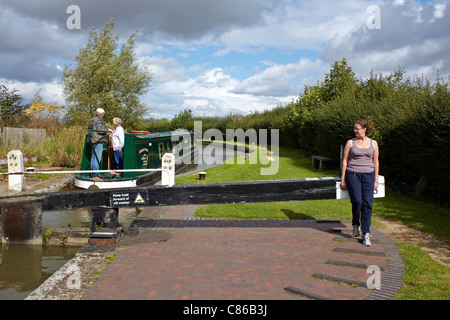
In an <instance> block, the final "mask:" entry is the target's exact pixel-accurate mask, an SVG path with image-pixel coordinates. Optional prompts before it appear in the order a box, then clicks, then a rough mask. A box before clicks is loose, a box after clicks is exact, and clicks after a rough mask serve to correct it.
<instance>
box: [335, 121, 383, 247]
mask: <svg viewBox="0 0 450 320" xmlns="http://www.w3.org/2000/svg"><path fill="white" fill-rule="evenodd" d="M353 130H354V132H355V138H354V139H351V140H348V141H347V144H346V145H345V148H344V157H343V160H342V181H341V188H342V189H344V190H346V189H348V193H349V195H350V201H351V203H352V214H353V219H352V225H353V236H354V237H358V236H359V227H360V226H361V231H362V234H363V235H362V239H363V245H365V246H370V245H371V242H370V225H371V219H372V204H373V192H374V189H375V190H376V189H378V170H379V163H378V155H379V150H378V143H377V142H376V141H375V140H372V139H370V138H369V137H367V134H368V133H369V132H370V125H369V124H368V123H367V122H366V121H364V120H358V121H356V122H355V124H354V127H353Z"/></svg>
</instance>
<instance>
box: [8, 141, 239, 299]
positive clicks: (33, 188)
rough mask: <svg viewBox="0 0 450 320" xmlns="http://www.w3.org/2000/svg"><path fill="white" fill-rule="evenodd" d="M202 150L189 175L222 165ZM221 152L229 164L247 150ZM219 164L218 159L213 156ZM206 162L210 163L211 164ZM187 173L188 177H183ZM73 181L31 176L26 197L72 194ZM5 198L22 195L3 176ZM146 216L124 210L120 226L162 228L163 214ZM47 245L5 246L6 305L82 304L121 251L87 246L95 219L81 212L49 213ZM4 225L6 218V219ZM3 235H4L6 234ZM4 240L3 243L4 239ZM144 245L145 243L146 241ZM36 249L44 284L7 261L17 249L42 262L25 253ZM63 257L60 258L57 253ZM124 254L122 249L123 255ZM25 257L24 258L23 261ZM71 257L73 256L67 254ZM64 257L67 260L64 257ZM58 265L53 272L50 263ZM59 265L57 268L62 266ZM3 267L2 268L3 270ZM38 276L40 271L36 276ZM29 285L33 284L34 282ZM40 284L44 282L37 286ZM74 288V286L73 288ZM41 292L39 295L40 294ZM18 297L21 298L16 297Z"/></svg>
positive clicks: (148, 237) (155, 237)
mask: <svg viewBox="0 0 450 320" xmlns="http://www.w3.org/2000/svg"><path fill="white" fill-rule="evenodd" d="M203 150H204V148H202V159H203V161H202V162H201V163H200V164H193V165H191V166H190V167H189V168H186V169H185V170H184V171H183V173H184V174H186V173H189V172H191V173H192V172H197V171H201V170H206V169H208V168H211V167H213V166H216V164H214V163H211V162H212V161H210V160H208V159H204V156H203ZM215 150H216V151H217V152H220V153H222V151H223V157H224V159H226V158H229V157H234V156H237V155H242V154H244V152H245V149H243V150H240V149H239V148H236V147H232V148H230V149H224V150H222V149H221V148H217V149H215ZM213 156H214V157H215V158H216V159H217V156H218V154H214V155H213ZM205 160H206V161H205ZM36 169H37V170H39V171H61V170H68V171H70V169H67V168H53V167H45V166H36ZM183 173H182V174H183ZM73 180H74V178H73V175H71V174H68V175H64V176H63V175H48V176H46V177H45V178H44V179H43V178H42V177H41V178H35V177H34V176H27V177H26V179H25V189H24V191H23V192H22V193H20V194H33V193H43V192H56V191H60V190H64V189H68V190H70V188H71V185H73ZM0 194H2V195H4V196H7V197H8V196H14V195H18V194H19V193H17V192H14V191H9V190H8V178H7V177H5V176H0ZM144 209H145V210H144V211H143V212H140V211H138V210H136V208H125V209H121V212H120V213H119V222H120V224H121V225H123V226H129V224H130V223H132V222H133V221H135V218H136V217H138V219H137V220H136V221H141V222H142V221H143V219H145V220H146V222H145V224H146V225H151V224H154V223H156V221H157V219H158V218H159V216H160V214H161V212H159V210H161V208H144ZM42 220H43V240H44V242H45V244H46V245H43V246H20V245H19V246H11V245H7V244H2V245H1V248H2V252H9V254H2V255H0V263H2V256H3V257H4V259H3V261H4V262H3V267H4V270H6V269H8V270H14V271H15V274H14V276H11V274H9V273H7V272H6V271H5V272H2V274H3V276H2V277H1V278H0V292H3V295H0V300H6V299H16V300H17V299H24V298H25V297H27V296H28V295H29V294H30V293H31V292H33V294H32V295H31V296H30V299H48V300H52V299H55V300H61V299H69V300H77V299H80V297H81V292H83V288H84V290H86V289H87V288H88V287H90V286H91V285H92V281H93V280H94V279H95V278H96V277H97V276H98V273H100V272H101V270H103V269H104V268H105V265H106V263H108V262H109V261H111V259H110V254H111V252H114V250H116V249H117V246H116V245H114V246H102V245H96V246H91V245H87V243H88V240H89V233H90V231H89V227H90V222H91V215H90V214H89V210H77V211H72V212H70V211H69V212H64V213H61V212H44V213H43V217H42ZM0 222H1V215H0ZM127 231H130V232H132V231H133V230H129V229H127ZM0 232H1V230H0ZM166 238H167V234H166V233H162V234H161V233H160V232H150V233H146V234H145V235H144V236H143V233H141V235H140V238H139V239H144V240H143V241H150V242H152V241H156V242H158V241H163V240H164V239H166ZM0 239H1V237H0ZM135 241H137V240H136V238H131V237H130V238H126V237H124V238H123V239H120V246H119V247H124V246H127V245H129V244H130V243H132V242H135ZM140 241H142V240H140ZM27 247H30V248H29V249H30V250H34V251H36V250H38V251H39V250H41V251H43V252H44V254H41V256H42V258H41V260H42V261H37V259H34V260H33V261H34V262H33V263H32V264H33V265H34V266H35V268H37V269H42V270H41V272H42V273H43V275H42V276H41V277H39V278H36V277H33V278H30V279H29V277H28V274H27V272H28V271H27V269H26V268H25V269H23V268H22V269H23V272H22V271H21V270H22V269H21V268H18V267H17V266H15V267H14V266H12V265H11V264H10V263H9V264H8V265H7V264H6V261H12V260H11V259H10V258H8V259H7V260H6V257H7V256H12V253H13V248H17V250H15V252H16V253H15V256H16V258H15V259H14V260H17V261H23V259H24V258H25V257H27V256H28V257H31V256H36V254H34V255H30V254H28V253H23V251H24V248H27ZM49 248H52V249H54V250H53V251H51V250H48V249H49ZM58 250H59V251H60V252H62V253H56V252H57V251H58ZM119 250H120V249H119ZM21 252H22V254H23V255H24V257H20V255H21ZM49 252H54V253H55V254H54V255H53V256H52V255H50V256H48V255H46V254H47V253H49ZM67 252H68V254H67ZM63 253H64V254H63ZM48 261H52V265H51V266H50V265H49V264H50V262H48ZM56 262H57V263H56ZM27 264H30V262H27V263H22V264H21V265H20V266H25V265H27ZM1 267H2V266H1V265H0V268H1ZM74 270H75V271H77V270H79V271H80V286H81V287H80V289H75V290H72V289H70V290H69V288H68V287H67V279H66V278H67V277H69V276H71V275H72V276H73V275H74ZM35 273H37V271H36V272H35ZM14 277H15V278H17V277H18V278H20V279H21V280H22V282H25V284H24V285H20V286H18V285H17V284H16V283H15V282H14V281H10V280H9V279H10V278H14ZM28 279H29V281H28ZM36 279H38V280H36ZM69 286H70V285H69ZM35 289H36V290H35ZM16 291H17V292H16Z"/></svg>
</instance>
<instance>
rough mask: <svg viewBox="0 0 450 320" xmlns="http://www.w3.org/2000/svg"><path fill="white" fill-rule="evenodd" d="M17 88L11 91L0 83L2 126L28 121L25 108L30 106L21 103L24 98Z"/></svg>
mask: <svg viewBox="0 0 450 320" xmlns="http://www.w3.org/2000/svg"><path fill="white" fill-rule="evenodd" d="M16 92H18V91H17V90H15V89H13V90H12V91H9V90H8V88H7V87H6V86H4V85H2V84H0V124H1V126H2V127H8V126H10V127H17V126H21V125H22V124H24V123H25V122H26V121H27V119H28V118H27V116H26V114H25V110H26V109H27V108H28V106H22V105H20V103H21V102H22V101H23V98H22V97H21V96H20V95H18V94H17V93H16Z"/></svg>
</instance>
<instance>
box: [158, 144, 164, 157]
mask: <svg viewBox="0 0 450 320" xmlns="http://www.w3.org/2000/svg"><path fill="white" fill-rule="evenodd" d="M158 147H159V159H160V160H161V159H162V156H163V155H164V153H165V152H164V143H163V142H162V143H160V144H158Z"/></svg>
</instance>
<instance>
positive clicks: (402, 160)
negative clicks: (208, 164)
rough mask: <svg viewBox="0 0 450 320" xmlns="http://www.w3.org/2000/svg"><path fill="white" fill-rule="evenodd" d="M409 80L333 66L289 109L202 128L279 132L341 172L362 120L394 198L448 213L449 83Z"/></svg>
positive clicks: (205, 123) (206, 121)
mask: <svg viewBox="0 0 450 320" xmlns="http://www.w3.org/2000/svg"><path fill="white" fill-rule="evenodd" d="M404 74H405V71H404V70H403V69H401V68H397V69H396V70H394V72H393V73H392V74H388V75H383V74H379V73H374V72H371V74H370V76H369V78H368V79H359V80H358V79H357V78H356V77H355V75H354V73H353V71H352V69H351V67H350V66H348V64H347V62H346V60H345V59H343V60H341V61H337V62H335V63H334V64H333V65H332V69H331V70H330V73H329V74H326V75H325V79H324V81H323V82H318V83H317V84H316V85H313V86H308V87H306V88H305V90H304V92H303V94H301V95H300V96H299V98H298V99H296V100H293V101H292V102H291V103H290V104H288V105H286V106H277V107H276V108H274V109H272V110H267V111H264V112H255V113H252V114H250V115H247V116H243V115H233V114H230V115H228V116H226V117H222V118H219V117H210V118H201V119H197V120H201V121H202V128H203V131H205V130H207V129H209V128H217V129H219V130H221V131H222V133H223V134H224V135H225V132H226V129H238V128H240V129H243V130H248V129H255V130H259V129H279V130H280V144H281V145H282V146H285V147H288V148H300V149H302V150H304V151H305V152H306V153H307V154H309V155H311V154H318V155H322V156H327V157H329V158H332V159H334V161H335V164H336V167H338V163H339V157H340V149H341V146H343V145H345V143H346V142H347V140H349V139H351V138H353V137H354V132H353V124H354V122H355V121H356V120H358V119H364V120H366V121H369V123H370V124H371V126H372V131H371V133H370V134H369V136H370V137H371V138H372V139H375V140H377V142H378V144H379V146H380V173H381V174H382V175H384V176H385V177H386V180H387V182H388V183H389V184H390V185H392V186H393V187H394V188H395V190H396V191H406V192H408V193H416V194H418V195H422V196H425V197H427V198H429V199H433V200H437V201H439V202H441V203H443V204H444V205H448V204H449V202H448V199H450V193H449V192H450V191H449V188H448V177H449V176H450V172H449V166H448V165H447V161H446V159H447V158H448V157H449V155H450V110H449V108H450V107H449V104H450V91H449V83H448V81H444V80H443V79H442V78H440V77H439V76H438V77H437V79H436V81H435V83H431V82H430V81H429V80H427V79H423V78H417V77H416V78H414V79H404ZM269 141H270V138H269Z"/></svg>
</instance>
